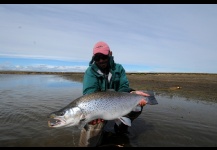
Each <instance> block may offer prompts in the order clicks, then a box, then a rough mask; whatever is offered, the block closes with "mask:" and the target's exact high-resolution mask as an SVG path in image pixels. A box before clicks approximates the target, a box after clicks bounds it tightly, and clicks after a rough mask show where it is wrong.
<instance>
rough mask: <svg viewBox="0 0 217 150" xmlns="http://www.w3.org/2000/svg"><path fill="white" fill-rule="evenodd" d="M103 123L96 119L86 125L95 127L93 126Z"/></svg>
mask: <svg viewBox="0 0 217 150" xmlns="http://www.w3.org/2000/svg"><path fill="white" fill-rule="evenodd" d="M103 121H104V120H103V119H96V120H92V121H90V122H89V123H88V124H91V125H95V124H99V123H101V122H103Z"/></svg>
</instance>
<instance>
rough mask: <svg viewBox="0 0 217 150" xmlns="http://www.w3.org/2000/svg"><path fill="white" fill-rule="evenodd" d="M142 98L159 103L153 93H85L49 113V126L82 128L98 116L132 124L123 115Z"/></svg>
mask: <svg viewBox="0 0 217 150" xmlns="http://www.w3.org/2000/svg"><path fill="white" fill-rule="evenodd" d="M141 99H145V100H147V104H157V101H156V99H155V98H154V96H153V95H152V96H151V95H150V97H144V96H141V95H138V94H132V93H127V92H115V91H106V92H95V93H92V94H87V95H83V96H81V97H79V98H77V99H75V100H73V101H72V102H71V103H70V104H68V105H67V106H66V107H64V108H62V109H60V110H59V111H56V112H53V113H51V114H49V115H48V118H49V119H48V126H49V127H69V126H78V128H79V129H81V128H83V127H84V126H85V124H87V123H88V122H90V121H92V120H94V119H97V118H101V119H104V120H116V119H119V120H120V121H122V122H123V123H124V124H126V125H128V126H131V122H130V120H129V119H128V118H126V117H123V116H124V115H126V114H128V113H129V112H131V111H132V110H135V108H137V106H138V103H139V101H140V100H141Z"/></svg>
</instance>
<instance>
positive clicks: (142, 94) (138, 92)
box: [130, 91, 150, 106]
mask: <svg viewBox="0 0 217 150" xmlns="http://www.w3.org/2000/svg"><path fill="white" fill-rule="evenodd" d="M130 93H133V94H138V95H141V96H150V95H149V94H147V93H144V92H142V91H131V92H130ZM146 104H147V101H146V100H145V99H141V100H140V102H139V105H140V106H145V105H146Z"/></svg>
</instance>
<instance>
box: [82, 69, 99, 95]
mask: <svg viewBox="0 0 217 150" xmlns="http://www.w3.org/2000/svg"><path fill="white" fill-rule="evenodd" d="M98 82H99V81H98V80H97V78H96V76H95V75H94V74H93V73H92V72H91V71H90V68H88V69H87V70H86V71H85V73H84V77H83V95H85V94H90V93H93V92H96V91H99V89H100V87H99V83H98Z"/></svg>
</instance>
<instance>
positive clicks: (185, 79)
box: [63, 73, 217, 102]
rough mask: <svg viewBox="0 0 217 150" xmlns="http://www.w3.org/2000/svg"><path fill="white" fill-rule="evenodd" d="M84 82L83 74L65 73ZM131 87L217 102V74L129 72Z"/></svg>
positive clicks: (67, 76)
mask: <svg viewBox="0 0 217 150" xmlns="http://www.w3.org/2000/svg"><path fill="white" fill-rule="evenodd" d="M63 76H64V77H66V78H69V79H73V80H76V81H79V82H82V78H83V74H82V73H77V74H76V73H74V74H66V75H63ZM127 77H128V79H129V82H130V87H132V88H133V89H136V90H153V91H155V92H156V93H161V94H162V93H165V94H169V95H171V96H173V95H178V96H182V97H186V98H193V99H198V100H206V101H212V102H217V74H196V73H195V74H194V73H135V74H134V73H127Z"/></svg>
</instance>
